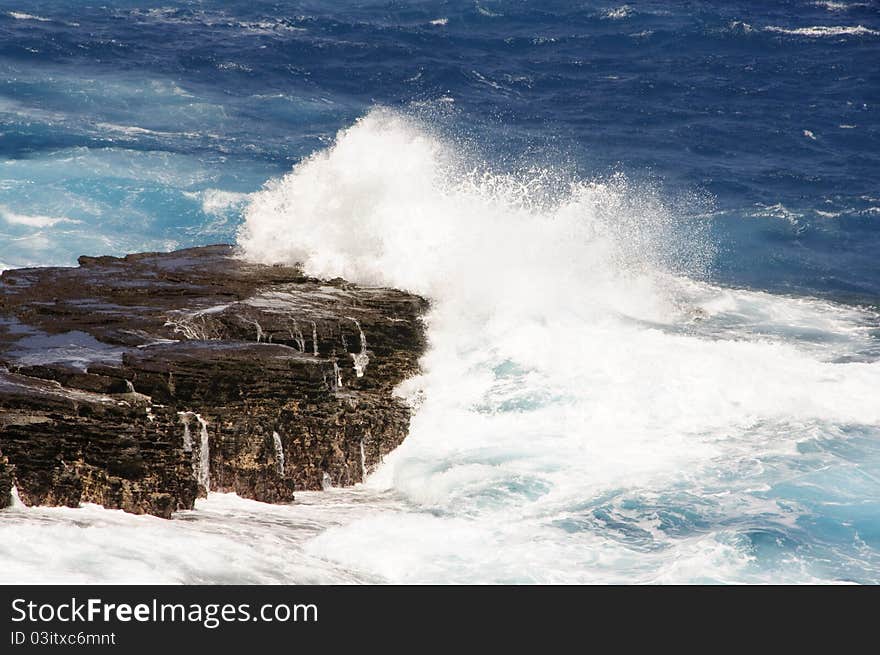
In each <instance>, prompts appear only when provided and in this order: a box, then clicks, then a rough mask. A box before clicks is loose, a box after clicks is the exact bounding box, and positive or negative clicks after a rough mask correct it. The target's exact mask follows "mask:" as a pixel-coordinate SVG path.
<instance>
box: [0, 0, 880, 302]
mask: <svg viewBox="0 0 880 655" xmlns="http://www.w3.org/2000/svg"><path fill="white" fill-rule="evenodd" d="M722 4H723V6H719V5H722ZM768 4H769V5H770V6H769V7H768ZM25 15H30V16H34V17H35V18H28V17H26V16H25ZM438 20H440V21H442V22H443V24H432V21H438ZM859 26H860V27H861V28H862V29H856V30H855V31H851V32H850V33H847V31H846V30H835V29H833V28H847V27H849V28H859ZM803 28H807V29H808V30H809V28H814V29H813V33H810V32H809V31H808V32H807V33H797V32H795V33H790V31H795V30H798V29H803ZM824 28H832V29H831V30H830V32H826V33H823V32H822V29H824ZM878 32H880V13H878V7H877V5H876V4H874V3H871V2H867V3H859V2H846V3H836V4H835V3H815V2H808V1H806V0H795V1H790V2H774V3H762V2H728V3H714V2H712V3H710V2H637V3H631V4H629V5H616V4H615V3H608V2H553V1H551V2H541V3H534V2H490V1H489V0H486V1H485V2H281V3H279V2H262V1H259V0H257V1H248V2H210V1H203V2H178V3H171V2H157V3H145V2H107V3H101V4H97V3H96V4H90V3H81V2H24V1H20V2H9V1H6V0H4V1H3V2H2V3H0V80H2V83H0V84H2V86H0V103H2V104H0V121H2V128H0V130H2V137H0V156H2V157H3V160H4V169H5V170H4V171H3V173H2V175H3V183H2V186H0V204H2V205H3V206H4V207H5V208H6V209H7V210H8V211H12V212H16V213H20V214H27V215H35V214H36V215H42V216H58V215H61V216H65V217H68V218H72V219H75V220H81V221H83V223H82V224H81V225H80V226H78V227H74V225H72V224H62V225H57V226H56V229H55V230H45V229H44V230H41V233H42V235H43V236H44V238H43V239H37V240H34V239H31V240H30V241H29V242H28V241H23V242H22V241H10V239H12V238H19V237H23V236H27V235H28V234H30V233H32V232H33V230H32V229H31V228H27V227H13V226H10V225H2V224H0V229H2V235H3V237H5V238H4V241H3V242H0V261H3V262H5V263H6V264H7V265H9V266H12V265H21V264H33V263H50V262H52V263H69V262H71V261H72V260H73V258H74V257H75V256H76V255H77V254H79V253H80V251H83V252H121V251H122V250H130V249H136V248H139V247H145V246H148V245H152V246H155V245H161V244H163V243H167V244H168V245H171V244H172V243H173V244H175V245H177V244H179V245H188V244H197V243H204V242H208V241H217V240H218V239H226V240H229V239H232V238H233V231H234V225H235V223H236V216H235V211H234V209H235V208H232V210H231V211H230V213H229V214H228V215H223V216H222V217H220V218H219V219H218V217H217V216H214V215H206V214H205V213H204V212H202V211H201V208H200V206H199V205H200V203H199V202H197V201H196V200H195V199H194V197H193V196H192V195H190V196H187V195H185V193H186V192H193V191H199V190H203V189H206V188H216V189H223V190H228V191H237V192H250V191H253V190H255V189H257V188H258V187H259V186H260V185H261V184H262V183H263V182H264V181H265V180H266V179H268V178H269V177H271V176H273V175H277V174H280V173H282V172H286V171H287V170H288V169H289V168H290V167H291V166H292V164H294V163H295V162H296V161H298V160H299V159H300V158H302V157H303V156H304V155H306V154H308V153H309V152H311V151H313V150H315V149H317V148H320V147H322V146H323V145H326V143H327V142H328V140H329V139H331V138H332V136H333V134H334V133H335V132H336V130H337V129H339V128H340V127H343V126H346V125H348V124H350V123H351V122H352V121H353V120H354V119H356V118H357V117H358V116H360V115H362V114H364V113H365V112H366V111H367V110H368V109H369V108H370V107H371V106H373V105H375V104H384V105H388V106H392V107H402V108H412V107H413V104H414V103H432V102H433V103H436V102H437V101H438V100H439V99H444V98H445V99H447V101H446V102H445V104H444V106H447V105H452V106H453V107H454V110H453V112H451V113H452V114H453V115H452V116H451V117H447V121H448V122H450V123H452V124H453V125H457V129H459V131H464V130H467V132H468V133H469V134H471V135H472V136H473V137H474V138H475V139H476V140H478V141H479V142H480V144H481V145H482V147H484V148H485V149H486V150H488V151H489V153H490V156H491V157H492V158H493V159H495V160H499V161H500V160H503V159H504V158H505V157H508V158H512V162H511V164H510V165H511V166H515V165H517V163H518V162H521V161H522V159H523V158H524V157H525V158H529V159H530V160H535V161H541V162H542V163H543V162H544V161H547V160H552V161H557V160H558V161H561V162H564V164H565V165H566V166H568V167H570V168H573V169H576V170H577V171H578V172H580V173H581V174H584V175H588V176H589V175H604V174H607V173H608V172H609V171H613V170H623V171H626V172H627V173H629V174H630V175H635V176H646V177H650V178H652V179H654V180H659V181H660V182H661V183H662V185H663V186H664V191H665V192H666V193H667V194H669V195H670V196H674V195H676V194H680V193H704V194H709V195H710V196H711V198H712V199H713V201H714V207H713V210H714V211H715V212H717V215H716V219H715V221H714V225H715V229H716V230H717V232H718V235H719V237H718V239H719V243H720V244H721V246H722V247H721V254H720V256H719V258H718V259H717V261H716V266H715V275H716V276H717V277H718V278H719V279H722V280H724V281H728V282H731V283H736V284H747V285H750V286H754V287H758V288H772V289H792V290H796V291H799V292H808V293H809V292H821V293H831V294H849V295H852V296H855V297H859V298H866V297H867V298H876V297H877V295H878V294H880V267H878V266H877V265H876V253H877V252H878V246H880V241H878V239H880V236H878V235H880V229H878V224H880V223H878V221H880V117H878V116H880V109H878V107H880V34H878ZM447 113H449V112H447ZM125 128H139V130H150V132H141V131H139V130H138V131H132V130H126V129H125ZM809 134H812V136H809ZM523 153H525V155H524V154H523ZM71 158H73V161H76V162H78V164H77V165H76V166H70V165H69V164H68V162H70V161H71ZM58 231H62V232H64V234H65V235H64V237H63V238H62V237H56V236H55V235H54V234H53V232H58Z"/></svg>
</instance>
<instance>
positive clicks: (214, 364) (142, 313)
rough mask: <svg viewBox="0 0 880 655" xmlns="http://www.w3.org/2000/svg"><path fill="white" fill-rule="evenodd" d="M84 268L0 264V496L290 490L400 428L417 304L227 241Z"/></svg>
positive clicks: (38, 500) (367, 466) (348, 480)
mask: <svg viewBox="0 0 880 655" xmlns="http://www.w3.org/2000/svg"><path fill="white" fill-rule="evenodd" d="M79 264H80V265H79V267H78V268H33V269H19V270H9V271H5V272H4V273H3V274H2V275H0V506H3V505H4V504H8V503H9V502H11V501H10V493H9V488H11V486H12V484H14V485H15V487H16V489H17V491H18V495H19V497H20V498H21V500H22V501H23V502H24V503H25V504H29V505H36V504H43V505H70V506H76V505H78V504H79V503H81V502H95V503H100V504H102V505H104V506H106V507H113V508H121V509H124V510H126V511H129V512H135V513H150V514H155V515H158V516H170V515H171V513H172V512H173V511H175V510H177V509H185V508H191V507H192V505H193V502H194V500H195V498H196V497H197V496H198V495H199V494H204V493H205V491H206V490H207V489H210V490H214V491H234V492H236V493H238V494H239V495H241V496H244V497H247V498H253V499H255V500H261V501H266V502H287V501H289V500H291V499H292V497H293V492H294V491H295V490H298V489H321V488H324V487H326V486H327V485H328V484H329V485H333V486H344V485H350V484H353V483H356V482H359V481H361V480H362V479H363V477H364V475H365V474H366V473H367V472H368V471H369V470H371V469H372V468H373V467H375V466H376V465H377V464H378V463H379V461H380V460H381V458H382V457H383V456H384V455H385V454H387V453H388V452H390V451H391V450H393V449H394V448H395V447H397V446H398V445H399V444H400V443H401V442H402V441H403V439H404V438H405V436H406V433H407V429H408V425H409V416H410V410H409V407H408V406H407V405H406V403H405V402H404V401H403V400H402V399H400V398H397V397H395V396H394V395H393V394H392V391H393V389H394V387H395V386H396V385H397V384H399V383H400V382H402V381H403V380H404V379H406V378H408V377H410V376H412V375H414V374H415V373H416V372H417V371H418V361H419V358H420V356H421V354H422V352H423V350H424V347H425V336H424V328H423V325H422V322H421V316H422V314H423V313H424V311H425V310H426V308H427V303H426V302H425V300H424V299H422V298H420V297H418V296H414V295H411V294H407V293H404V292H401V291H396V290H393V289H377V288H363V287H357V286H354V285H351V284H349V283H347V282H345V281H343V280H339V279H337V280H331V281H321V280H316V279H314V278H309V277H307V276H305V275H303V273H302V272H301V271H300V270H299V269H298V268H295V267H282V266H264V265H258V264H250V263H247V262H244V261H242V260H240V259H238V258H236V257H235V255H234V252H233V249H232V248H231V247H230V246H208V247H204V248H192V249H188V250H181V251H177V252H172V253H164V254H163V253H143V254H137V255H128V256H126V257H123V258H115V257H81V258H80V260H79Z"/></svg>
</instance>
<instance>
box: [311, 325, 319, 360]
mask: <svg viewBox="0 0 880 655" xmlns="http://www.w3.org/2000/svg"><path fill="white" fill-rule="evenodd" d="M312 354H313V355H314V356H315V357H317V356H318V324H317V323H315V322H314V321H312Z"/></svg>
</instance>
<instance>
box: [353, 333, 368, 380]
mask: <svg viewBox="0 0 880 655" xmlns="http://www.w3.org/2000/svg"><path fill="white" fill-rule="evenodd" d="M351 320H352V321H353V322H354V324H355V326H356V327H357V329H358V334H359V335H360V344H361V349H360V352H356V353H351V359H352V361H353V362H354V371H355V374H356V375H357V377H359V378H362V377H364V371H365V370H366V369H367V364H369V363H370V358H369V357H368V356H367V337H366V335H365V334H364V331H363V330H362V329H361V324H360V323H359V322H358V320H357V319H356V318H352V319H351Z"/></svg>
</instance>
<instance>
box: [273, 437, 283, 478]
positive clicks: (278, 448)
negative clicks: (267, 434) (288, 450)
mask: <svg viewBox="0 0 880 655" xmlns="http://www.w3.org/2000/svg"><path fill="white" fill-rule="evenodd" d="M272 441H273V443H274V446H275V461H276V463H277V465H278V475H280V476H281V477H284V445H283V444H282V443H281V435H280V434H278V433H277V432H275V431H273V432H272Z"/></svg>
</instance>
